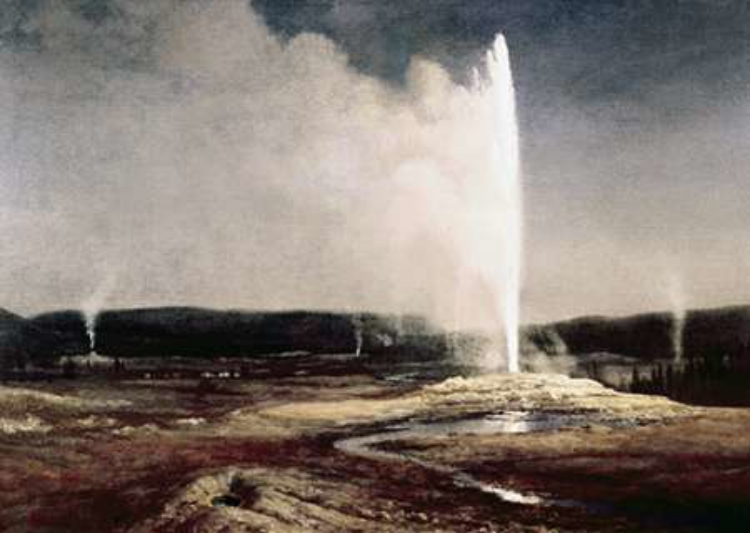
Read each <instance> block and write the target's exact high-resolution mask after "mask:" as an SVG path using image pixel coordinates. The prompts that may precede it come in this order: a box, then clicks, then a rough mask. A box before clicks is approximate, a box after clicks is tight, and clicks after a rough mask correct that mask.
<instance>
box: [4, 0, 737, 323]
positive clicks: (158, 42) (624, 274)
mask: <svg viewBox="0 0 750 533" xmlns="http://www.w3.org/2000/svg"><path fill="white" fill-rule="evenodd" d="M0 5H1V6H2V9H0V254H1V255H0V306H3V307H7V308H9V309H12V310H16V311H19V312H22V313H34V312H39V311H43V310H47V309H50V308H58V307H76V306H81V305H91V302H92V301H96V302H101V304H102V305H120V306H124V305H160V304H203V305H211V306H219V307H242V308H269V307H270V308H290V307H293V308H298V307H321V308H348V309H358V308H368V309H374V310H382V311H387V310H396V311H399V310H406V311H418V312H427V313H430V312H433V311H434V312H435V313H436V314H437V315H438V316H439V317H441V318H445V317H446V316H450V314H451V311H450V310H449V308H450V307H451V305H452V304H451V302H455V301H456V299H455V295H454V294H453V293H454V292H455V291H456V290H457V289H456V286H457V284H456V280H457V279H463V278H462V276H465V275H468V276H469V277H471V274H472V268H471V266H472V265H469V268H468V272H469V274H460V275H459V274H458V273H457V272H459V271H461V272H466V271H467V267H466V264H465V263H466V259H465V258H466V257H471V252H470V251H467V250H469V249H470V248H471V247H470V246H469V247H468V248H467V247H465V243H466V242H468V241H469V240H471V238H470V236H469V235H468V234H469V233H471V231H470V230H471V228H472V226H471V225H470V224H468V225H467V224H466V220H465V218H466V217H464V216H463V215H457V214H456V213H458V212H462V211H465V210H466V209H468V208H471V206H474V205H476V206H478V207H477V209H480V210H481V209H484V208H486V206H484V205H479V204H474V203H472V201H473V200H471V201H469V200H467V198H473V196H472V194H474V192H470V193H467V194H464V192H462V191H463V190H464V189H465V190H467V191H476V190H477V189H476V187H477V184H481V183H483V182H482V179H484V178H483V177H482V176H483V173H484V172H485V170H484V166H483V165H482V162H481V152H482V148H483V146H485V143H486V140H483V139H481V138H480V137H481V135H482V132H483V131H484V129H485V128H484V125H485V124H484V122H485V118H484V117H482V116H481V115H479V114H474V115H472V110H473V112H477V110H478V109H481V106H477V105H476V101H475V100H476V99H475V98H474V97H473V96H472V94H469V93H467V88H468V80H470V73H471V71H472V69H474V68H475V67H477V66H479V67H480V69H481V65H482V55H483V53H484V51H485V50H486V49H487V48H488V47H489V46H490V45H491V43H492V41H493V39H494V36H495V34H496V33H498V32H503V33H505V35H506V38H507V40H508V43H509V47H510V50H511V59H512V63H513V68H514V72H515V77H516V85H517V88H516V89H517V95H518V104H519V116H520V128H521V133H522V155H523V169H524V183H525V185H524V188H525V214H526V220H525V223H526V254H525V267H526V268H525V289H524V297H523V301H524V311H525V312H524V315H525V319H526V320H528V321H532V320H533V321H536V320H547V319H554V318H561V317H568V316H574V315H579V314H593V313H607V314H622V313H631V312H638V311H643V310H654V309H663V308H669V307H676V306H686V305H687V306H712V305H723V304H728V303H737V302H748V301H750V283H748V280H749V279H750V192H749V191H750V187H749V185H750V171H749V170H748V169H750V14H749V13H748V7H747V2H745V1H741V0H737V1H732V0H706V1H698V0H680V1H677V0H673V1H670V0H660V1H655V0H652V1H646V0H639V1H626V0H621V1H615V0H599V1H588V2H584V1H573V0H568V1H564V0H554V1H553V0H535V1H528V0H514V1H499V0H494V1H491V0H473V1H465V0H440V1H416V0H414V1H408V0H398V1H396V0H393V1H389V0H380V1H364V0H362V1H357V0H347V1H344V0H341V1H335V0H329V1H323V0H316V1H309V2H305V1H278V0H263V1H255V2H252V3H247V2H244V1H241V0H213V1H212V0H203V1H191V0H185V1H180V0H153V1H149V2H139V1H136V0H88V1H84V0H56V1H52V0H0ZM475 137H476V138H475ZM473 176H480V177H479V178H477V179H472V177H473ZM457 190H458V192H456V191H457ZM478 234H479V235H480V236H481V235H482V233H481V232H479V233H478ZM475 237H476V235H475ZM480 241H481V239H480ZM486 242H487V245H488V246H489V245H490V244H491V241H490V240H488V241H486ZM472 246H473V245H472ZM462 258H464V259H462ZM477 272H478V276H479V277H481V275H483V274H484V275H486V272H484V271H481V269H477ZM486 283H487V280H484V281H482V280H479V281H478V282H477V283H475V284H474V285H472V283H469V284H468V286H469V288H468V289H467V294H468V295H469V297H468V300H469V301H470V302H475V301H476V302H480V303H478V304H477V307H478V308H479V309H480V310H481V309H482V308H483V307H482V306H483V305H485V304H483V303H481V302H482V299H483V298H484V296H483V287H484V286H485V285H486ZM465 300H466V299H464V301H463V302H462V304H461V309H463V311H460V312H462V313H463V312H467V313H468V312H469V311H466V310H465V308H466V305H467V304H466V301H465ZM454 318H455V317H454Z"/></svg>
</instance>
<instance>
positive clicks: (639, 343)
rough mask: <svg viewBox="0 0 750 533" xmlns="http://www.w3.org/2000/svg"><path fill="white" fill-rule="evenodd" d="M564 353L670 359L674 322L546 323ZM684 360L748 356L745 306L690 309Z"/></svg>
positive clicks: (663, 318) (658, 316)
mask: <svg viewBox="0 0 750 533" xmlns="http://www.w3.org/2000/svg"><path fill="white" fill-rule="evenodd" d="M547 327H549V328H552V329H554V330H555V331H556V333H557V334H558V335H559V336H560V338H561V339H562V341H563V342H564V343H565V345H566V347H567V350H568V352H569V353H573V354H589V353H598V352H609V353H616V354H620V355H625V356H630V357H636V358H638V359H641V360H655V359H665V358H670V357H673V356H674V355H675V354H674V350H675V338H674V335H675V320H674V317H673V316H672V314H670V313H649V314H642V315H635V316H630V317H623V318H608V317H583V318H577V319H574V320H568V321H564V322H556V323H553V324H550V325H548V326H547ZM681 340H682V346H683V355H684V356H685V358H687V359H690V358H704V357H709V358H721V357H724V356H725V355H729V356H732V357H747V356H748V355H750V306H735V307H724V308H720V309H705V310H692V311H689V312H687V313H686V316H685V319H684V327H683V333H682V339H681Z"/></svg>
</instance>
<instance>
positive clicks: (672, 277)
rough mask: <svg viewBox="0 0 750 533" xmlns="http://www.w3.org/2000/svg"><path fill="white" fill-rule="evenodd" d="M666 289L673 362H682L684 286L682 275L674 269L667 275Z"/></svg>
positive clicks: (684, 315) (684, 313)
mask: <svg viewBox="0 0 750 533" xmlns="http://www.w3.org/2000/svg"><path fill="white" fill-rule="evenodd" d="M667 290H668V296H669V302H670V306H671V311H672V354H673V357H674V362H675V363H680V362H682V359H683V352H684V340H685V339H684V337H685V317H686V304H685V287H684V283H683V277H682V276H681V275H680V273H679V271H678V270H676V269H670V270H669V273H668V275H667Z"/></svg>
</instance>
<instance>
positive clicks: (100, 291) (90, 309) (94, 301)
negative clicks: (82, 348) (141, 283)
mask: <svg viewBox="0 0 750 533" xmlns="http://www.w3.org/2000/svg"><path fill="white" fill-rule="evenodd" d="M116 281H117V274H116V273H115V272H113V271H111V272H109V273H107V274H106V276H105V277H104V279H103V280H102V282H101V283H100V284H99V285H98V286H97V287H96V289H95V290H94V292H93V293H92V294H91V296H89V297H88V299H86V300H85V301H84V302H83V304H82V305H81V311H82V312H83V317H84V321H85V323H86V334H87V335H88V338H89V351H90V352H91V353H95V352H96V317H97V316H98V314H99V311H100V310H101V309H102V306H103V305H104V302H105V301H106V299H107V298H108V297H109V295H110V294H112V291H113V290H114V288H115V283H116Z"/></svg>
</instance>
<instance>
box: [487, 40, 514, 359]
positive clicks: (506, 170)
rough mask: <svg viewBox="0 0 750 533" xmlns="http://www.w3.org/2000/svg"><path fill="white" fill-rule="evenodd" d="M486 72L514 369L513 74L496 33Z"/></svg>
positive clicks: (501, 272)
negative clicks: (491, 114)
mask: <svg viewBox="0 0 750 533" xmlns="http://www.w3.org/2000/svg"><path fill="white" fill-rule="evenodd" d="M487 72H488V76H489V82H490V85H489V90H488V92H487V94H488V96H489V97H490V98H491V99H492V101H491V103H490V109H491V110H492V112H493V115H494V116H493V117H492V118H493V120H492V124H493V126H494V140H495V142H494V143H493V145H492V147H493V148H492V154H491V165H492V173H493V174H494V176H495V177H496V178H495V179H496V180H497V183H496V186H497V194H498V197H499V201H500V205H499V206H498V209H497V214H498V217H500V218H501V220H500V224H501V226H502V238H501V240H500V242H499V243H497V244H496V246H500V247H501V249H502V253H501V258H502V259H501V264H500V265H499V272H498V273H497V275H498V277H499V278H500V281H499V282H500V284H501V285H502V287H503V288H504V290H503V291H502V292H501V296H499V297H500V298H502V300H503V301H502V302H499V303H500V307H501V309H502V316H503V321H504V330H505V350H506V356H507V361H508V372H518V371H519V368H520V367H519V360H518V359H519V325H520V314H521V255H522V252H523V250H522V229H523V210H522V203H523V198H522V191H521V172H520V170H521V169H520V150H519V140H518V120H517V117H516V99H515V90H514V88H513V74H512V72H511V67H510V57H509V54H508V47H507V45H506V43H505V38H504V37H503V36H502V35H498V36H497V37H496V38H495V44H494V47H493V48H492V50H490V51H489V52H487Z"/></svg>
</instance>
